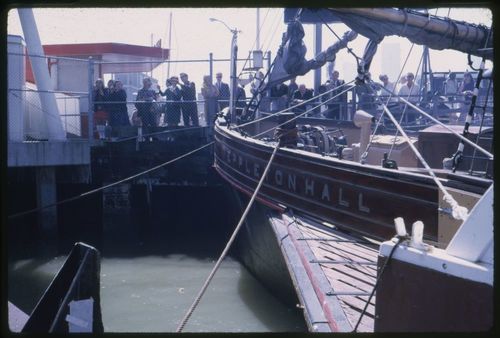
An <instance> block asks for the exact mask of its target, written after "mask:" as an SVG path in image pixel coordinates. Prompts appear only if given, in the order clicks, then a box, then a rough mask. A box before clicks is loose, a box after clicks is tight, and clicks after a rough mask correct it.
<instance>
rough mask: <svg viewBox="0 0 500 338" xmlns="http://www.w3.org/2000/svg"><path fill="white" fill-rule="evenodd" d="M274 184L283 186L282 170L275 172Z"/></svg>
mask: <svg viewBox="0 0 500 338" xmlns="http://www.w3.org/2000/svg"><path fill="white" fill-rule="evenodd" d="M274 182H275V183H276V184H277V185H283V173H282V172H281V170H276V171H275V172H274Z"/></svg>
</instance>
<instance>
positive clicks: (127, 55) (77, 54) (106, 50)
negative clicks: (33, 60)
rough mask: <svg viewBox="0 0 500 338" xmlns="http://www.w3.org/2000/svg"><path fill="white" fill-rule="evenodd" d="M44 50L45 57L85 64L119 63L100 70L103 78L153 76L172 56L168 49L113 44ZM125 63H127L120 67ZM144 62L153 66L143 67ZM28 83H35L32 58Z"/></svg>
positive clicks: (91, 44) (70, 46) (102, 66)
mask: <svg viewBox="0 0 500 338" xmlns="http://www.w3.org/2000/svg"><path fill="white" fill-rule="evenodd" d="M43 50H44V52H45V55H46V56H64V57H71V58H77V59H86V60H87V59H88V58H89V57H92V58H93V59H94V60H96V61H102V62H117V63H113V64H110V63H103V64H101V66H100V67H99V73H100V74H99V76H100V77H102V75H103V74H109V73H141V72H150V71H151V70H152V69H154V68H155V67H157V66H158V65H159V64H160V63H161V62H162V61H165V60H168V59H169V56H170V52H169V50H168V49H166V48H161V47H146V46H138V45H128V44H124V43H113V42H105V43H78V44H61V45H44V46H43ZM28 53H29V51H28ZM124 61H127V62H128V63H119V62H124ZM144 61H150V62H147V63H142V62H144ZM134 62H137V63H134ZM26 80H27V81H29V82H34V80H33V74H32V71H31V65H30V63H29V58H26Z"/></svg>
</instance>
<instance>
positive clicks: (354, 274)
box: [323, 265, 377, 286]
mask: <svg viewBox="0 0 500 338" xmlns="http://www.w3.org/2000/svg"><path fill="white" fill-rule="evenodd" d="M323 267H324V270H326V269H329V270H330V273H332V274H335V273H337V274H338V275H339V276H343V275H346V276H349V277H351V278H354V279H356V280H359V281H361V282H363V283H366V284H369V285H372V286H374V285H375V281H376V279H377V276H376V275H375V274H373V275H367V274H365V273H363V272H362V271H359V270H358V269H354V268H343V267H340V266H327V265H324V266H323ZM325 274H326V272H325Z"/></svg>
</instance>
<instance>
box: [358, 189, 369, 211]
mask: <svg viewBox="0 0 500 338" xmlns="http://www.w3.org/2000/svg"><path fill="white" fill-rule="evenodd" d="M358 209H359V211H363V212H366V213H370V208H368V207H367V206H366V205H363V193H359V194H358Z"/></svg>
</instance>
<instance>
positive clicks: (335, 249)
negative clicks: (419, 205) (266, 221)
mask: <svg viewBox="0 0 500 338" xmlns="http://www.w3.org/2000/svg"><path fill="white" fill-rule="evenodd" d="M270 220H271V224H272V226H273V228H274V230H275V232H276V234H277V236H278V239H279V240H280V242H281V243H280V244H281V249H282V252H283V254H284V256H285V259H286V260H287V265H288V269H289V272H290V274H291V276H292V279H293V281H294V284H295V287H296V291H297V293H298V295H299V299H300V301H301V303H302V304H301V306H302V307H303V309H304V316H305V318H306V322H307V323H308V326H309V329H310V331H313V332H325V331H327V332H328V331H329V332H352V331H353V330H354V328H355V327H356V325H357V323H358V321H359V320H360V318H361V321H360V323H359V325H358V327H357V330H356V331H357V332H373V330H374V319H375V299H376V295H375V294H374V295H373V297H372V298H371V300H370V304H369V305H368V307H367V308H366V311H365V312H364V313H363V309H364V308H365V305H366V303H367V301H368V298H369V296H370V294H371V293H372V291H373V288H374V285H375V281H376V278H377V256H378V248H379V245H380V243H379V242H375V241H372V240H368V239H366V238H364V237H361V236H355V235H353V234H349V233H346V232H344V231H341V230H339V229H337V228H335V227H334V226H331V225H328V224H322V223H319V222H318V221H315V220H313V219H310V218H307V217H304V216H302V215H293V214H291V213H287V214H283V215H277V214H276V215H274V216H273V217H271V218H270ZM310 289H312V290H313V292H311V290H310ZM362 313H363V315H362ZM318 317H319V318H322V319H321V320H318V319H317V318H318ZM318 323H322V325H318Z"/></svg>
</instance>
